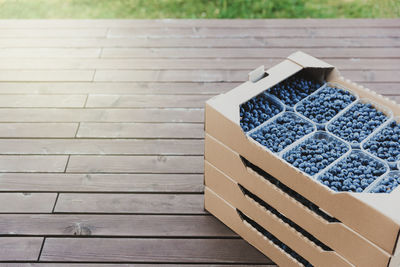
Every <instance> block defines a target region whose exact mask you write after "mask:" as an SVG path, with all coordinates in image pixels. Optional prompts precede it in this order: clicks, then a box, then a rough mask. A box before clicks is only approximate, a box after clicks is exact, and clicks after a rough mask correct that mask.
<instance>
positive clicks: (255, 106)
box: [240, 92, 282, 132]
mask: <svg viewBox="0 0 400 267" xmlns="http://www.w3.org/2000/svg"><path fill="white" fill-rule="evenodd" d="M281 111H282V108H281V107H280V106H279V105H278V104H276V103H274V102H272V101H271V99H270V96H268V94H267V93H266V92H263V93H261V94H259V95H258V96H255V97H253V98H252V99H250V100H249V101H247V102H245V103H243V104H242V105H241V106H240V126H241V127H242V129H243V131H245V132H248V131H250V130H251V129H253V128H255V127H257V126H258V125H260V124H262V123H263V122H265V121H266V120H268V119H270V118H272V117H273V116H275V115H276V114H278V113H279V112H281Z"/></svg>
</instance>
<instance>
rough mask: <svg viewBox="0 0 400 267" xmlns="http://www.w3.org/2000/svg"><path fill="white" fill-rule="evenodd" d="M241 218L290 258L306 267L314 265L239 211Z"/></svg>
mask: <svg viewBox="0 0 400 267" xmlns="http://www.w3.org/2000/svg"><path fill="white" fill-rule="evenodd" d="M238 212H239V214H240V216H241V217H242V219H243V220H244V221H246V222H247V223H248V224H250V225H251V226H252V227H253V228H254V229H256V230H257V231H258V232H259V233H261V234H262V235H263V236H265V237H266V238H268V239H269V240H271V241H272V242H273V243H274V244H275V245H276V246H278V247H280V248H281V249H282V250H283V251H285V252H286V253H288V254H289V255H290V256H292V257H293V258H294V259H296V260H297V261H298V262H300V263H301V264H303V265H304V266H306V267H312V266H313V265H312V264H311V263H309V262H308V261H307V260H306V259H304V258H303V257H302V256H300V255H299V254H297V253H296V252H295V251H294V250H293V249H291V248H290V247H288V246H286V245H285V244H284V243H283V242H282V241H280V240H279V239H278V238H276V237H275V236H274V235H273V234H271V233H270V232H268V231H267V230H265V229H264V228H263V227H262V226H261V225H259V224H258V223H256V222H255V221H253V220H252V219H250V218H249V217H247V216H246V215H245V214H244V213H242V212H241V211H238Z"/></svg>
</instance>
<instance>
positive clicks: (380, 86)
mask: <svg viewBox="0 0 400 267" xmlns="http://www.w3.org/2000/svg"><path fill="white" fill-rule="evenodd" d="M239 84H240V83H239V82H222V83H221V82H216V83H201V82H200V83H199V82H197V83H196V82H186V83H185V82H179V83H173V82H162V83H157V82H146V83H144V82H113V83H107V82H93V83H79V82H69V83H63V82H59V83H54V82H38V83H27V82H21V83H15V82H7V83H0V95H2V94H9V93H14V94H16V93H18V94H26V93H29V94H83V93H87V94H92V95H94V94H103V95H104V94H111V95H115V94H119V95H129V94H135V95H146V94H151V95H156V94H161V95H171V94H176V95H182V94H183V95H190V94H195V95H199V94H209V95H211V94H212V95H217V94H220V93H224V92H227V91H229V90H231V89H233V88H235V87H236V86H238V85H239ZM360 84H362V85H364V86H366V87H369V88H371V89H373V90H374V91H376V92H378V93H380V94H386V95H390V94H392V95H393V94H396V92H397V91H398V84H397V83H393V82H390V83H388V82H383V83H379V82H373V83H371V82H361V83H360ZM52 112H54V110H52ZM80 112H81V113H83V112H87V110H83V111H82V110H81V111H80ZM164 112H169V110H168V109H166V110H164ZM188 112H191V111H188ZM192 116H193V113H192ZM116 121H120V120H119V119H118V118H116Z"/></svg>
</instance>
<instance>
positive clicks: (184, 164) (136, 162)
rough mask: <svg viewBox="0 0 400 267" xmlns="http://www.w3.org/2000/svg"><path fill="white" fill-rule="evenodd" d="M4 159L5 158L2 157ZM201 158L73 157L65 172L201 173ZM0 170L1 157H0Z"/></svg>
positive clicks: (160, 156)
mask: <svg viewBox="0 0 400 267" xmlns="http://www.w3.org/2000/svg"><path fill="white" fill-rule="evenodd" d="M4 157H5V156H4ZM203 160H204V159H203V157H202V156H162V155H159V156H75V155H72V156H71V157H70V160H69V163H68V167H67V172H85V173H86V172H91V173H108V172H112V173H132V172H134V173H203V163H204V162H203ZM0 169H1V157H0Z"/></svg>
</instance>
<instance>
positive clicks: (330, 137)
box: [279, 131, 352, 179]
mask: <svg viewBox="0 0 400 267" xmlns="http://www.w3.org/2000/svg"><path fill="white" fill-rule="evenodd" d="M308 139H327V140H328V141H333V140H334V141H337V142H340V143H343V144H344V145H345V146H346V147H347V152H346V153H344V154H343V155H341V156H340V157H339V158H337V159H336V160H334V161H333V162H331V163H330V164H329V165H328V166H326V167H325V168H324V169H322V170H320V171H319V172H318V173H316V174H314V175H313V176H311V175H309V174H308V173H306V172H303V171H302V170H300V169H299V168H297V167H295V168H296V169H298V170H299V171H301V172H302V173H304V174H306V175H308V176H309V177H311V178H312V179H315V177H316V176H318V174H319V173H321V172H323V171H324V170H325V169H327V168H330V167H331V166H332V165H333V164H334V163H335V162H337V161H338V160H340V159H341V158H343V157H345V156H347V155H348V154H350V152H351V151H352V149H351V146H350V145H349V144H348V142H346V141H344V140H343V139H341V138H339V137H337V136H335V135H332V134H330V133H328V132H325V131H316V132H313V133H311V134H309V135H307V136H306V138H302V139H300V140H298V141H297V142H295V143H293V144H291V145H289V146H288V147H286V148H285V149H284V150H282V151H281V152H280V153H279V157H281V158H282V159H283V160H285V159H284V155H285V154H286V153H288V152H290V151H291V150H292V149H296V148H297V147H298V146H299V145H301V144H302V143H303V142H306V141H307V140H308ZM289 164H290V163H289ZM290 165H292V164H290ZM292 166H293V165H292ZM293 167H294V166H293Z"/></svg>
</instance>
